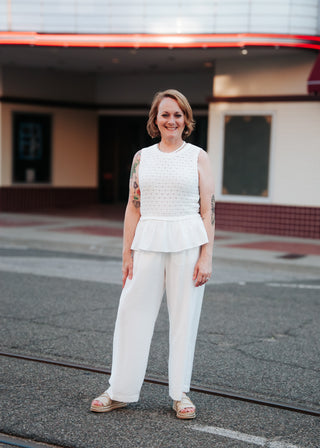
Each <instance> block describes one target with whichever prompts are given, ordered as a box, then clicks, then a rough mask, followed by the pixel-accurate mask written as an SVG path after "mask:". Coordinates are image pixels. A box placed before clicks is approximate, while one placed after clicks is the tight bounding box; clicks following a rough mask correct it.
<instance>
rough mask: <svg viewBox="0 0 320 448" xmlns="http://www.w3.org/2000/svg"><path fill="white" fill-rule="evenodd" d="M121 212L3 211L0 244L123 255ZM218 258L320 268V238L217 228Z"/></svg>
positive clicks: (118, 209)
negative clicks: (240, 231) (280, 235)
mask: <svg viewBox="0 0 320 448" xmlns="http://www.w3.org/2000/svg"><path fill="white" fill-rule="evenodd" d="M123 214H124V208H123V206H118V207H117V206H97V207H91V208H90V207H89V208H87V209H70V210H51V211H46V212H41V213H40V212H38V213H0V244H1V246H2V247H5V246H7V247H9V246H10V247H13V246H15V247H20V248H21V247H33V248H37V249H45V250H58V251H64V252H65V251H69V252H75V253H86V254H95V255H104V256H111V257H116V258H121V251H122V232H123ZM214 258H215V259H222V260H230V261H231V260H237V261H239V260H247V261H251V262H252V261H254V262H258V263H272V264H276V265H278V266H281V265H284V266H288V265H290V266H293V267H294V266H299V267H306V268H310V269H319V268H320V240H313V239H304V238H293V237H279V236H274V235H259V234H250V233H238V232H227V231H220V230H219V229H218V230H217V231H216V238H215V247H214Z"/></svg>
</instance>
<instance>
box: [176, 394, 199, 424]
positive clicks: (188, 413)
mask: <svg viewBox="0 0 320 448" xmlns="http://www.w3.org/2000/svg"><path fill="white" fill-rule="evenodd" d="M172 408H173V410H174V411H176V416H177V417H178V418H181V419H184V420H188V419H191V418H195V416H196V407H195V405H194V404H193V403H192V401H191V400H190V398H189V397H188V396H187V395H186V394H185V393H183V394H182V398H181V400H180V401H174V402H173V406H172Z"/></svg>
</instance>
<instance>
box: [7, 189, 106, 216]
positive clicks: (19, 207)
mask: <svg viewBox="0 0 320 448" xmlns="http://www.w3.org/2000/svg"><path fill="white" fill-rule="evenodd" d="M97 202H98V190H97V189H96V188H51V187H48V188H46V187H27V188H26V187H2V188H0V211H2V212H22V211H31V210H41V209H50V208H54V207H73V206H77V205H86V204H96V203H97Z"/></svg>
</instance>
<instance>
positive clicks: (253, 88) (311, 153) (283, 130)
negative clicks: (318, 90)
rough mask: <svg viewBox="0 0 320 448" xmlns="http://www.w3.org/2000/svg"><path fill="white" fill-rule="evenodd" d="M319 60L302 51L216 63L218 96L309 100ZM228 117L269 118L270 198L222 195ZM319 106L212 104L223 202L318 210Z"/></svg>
mask: <svg viewBox="0 0 320 448" xmlns="http://www.w3.org/2000/svg"><path fill="white" fill-rule="evenodd" d="M316 57H317V55H316V54H314V53H313V52H305V51H304V52H299V51H297V52H296V53H295V55H294V56H290V55H288V56H284V57H281V58H277V57H275V58H272V59H271V58H269V59H268V58H253V59H245V58H243V59H242V60H241V61H240V62H239V60H237V61H236V60H219V61H217V67H216V77H215V80H214V86H213V90H214V96H217V97H228V96H230V97H237V96H253V97H254V96H268V95H306V92H307V79H308V76H309V74H310V71H311V68H312V66H313V63H314V61H315V59H316ZM225 114H244V115H250V114H266V115H267V114H268V115H269V114H271V115H272V129H271V133H272V135H271V149H270V150H271V153H270V156H271V159H270V167H269V197H268V198H248V197H245V196H232V197H231V196H228V195H222V194H221V188H222V170H223V145H224V141H223V139H224V115H225ZM319 123H320V102H292V101H288V102H265V103H260V102H256V103H255V102H248V103H229V102H224V103H221V102H220V103H212V104H211V105H210V108H209V129H208V132H209V143H208V148H209V154H210V157H211V160H212V163H213V167H214V171H215V177H216V182H217V198H218V200H222V201H228V200H229V201H239V202H256V203H258V202H266V203H272V204H281V205H301V206H318V207H319V206H320V176H319V166H320V150H319V148H320V147H319Z"/></svg>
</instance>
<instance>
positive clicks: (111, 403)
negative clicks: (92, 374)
mask: <svg viewBox="0 0 320 448" xmlns="http://www.w3.org/2000/svg"><path fill="white" fill-rule="evenodd" d="M126 406H127V403H124V402H122V401H115V400H111V398H110V397H109V395H108V393H107V392H103V394H101V395H100V396H99V397H97V398H95V399H94V400H93V401H92V403H91V407H90V411H92V412H109V411H113V409H117V408H124V407H126Z"/></svg>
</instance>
